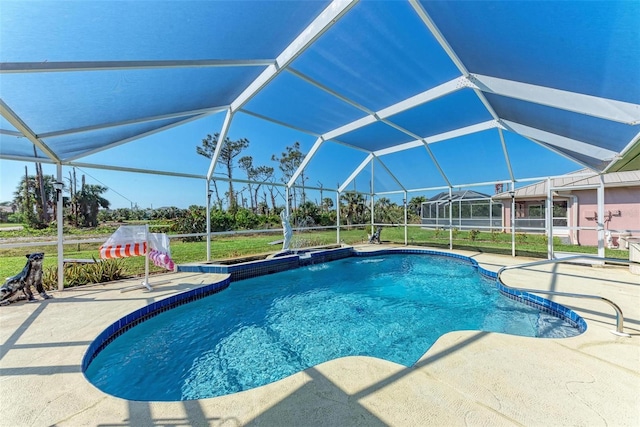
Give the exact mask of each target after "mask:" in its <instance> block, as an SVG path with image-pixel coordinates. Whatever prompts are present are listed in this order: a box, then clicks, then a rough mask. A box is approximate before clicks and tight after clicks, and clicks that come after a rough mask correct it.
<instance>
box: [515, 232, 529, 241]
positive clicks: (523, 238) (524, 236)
mask: <svg viewBox="0 0 640 427" xmlns="http://www.w3.org/2000/svg"><path fill="white" fill-rule="evenodd" d="M526 241H527V233H516V243H526Z"/></svg>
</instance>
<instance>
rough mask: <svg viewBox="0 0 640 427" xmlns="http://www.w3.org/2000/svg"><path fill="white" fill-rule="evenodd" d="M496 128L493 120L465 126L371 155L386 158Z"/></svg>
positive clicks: (496, 125) (377, 151)
mask: <svg viewBox="0 0 640 427" xmlns="http://www.w3.org/2000/svg"><path fill="white" fill-rule="evenodd" d="M496 127H498V123H497V122H496V121H495V120H488V121H486V122H482V123H477V124H475V125H471V126H465V127H463V128H459V129H455V130H452V131H448V132H443V133H439V134H437V135H432V136H427V137H425V138H418V139H416V140H415V141H410V142H406V143H404V144H398V145H394V146H393V147H389V148H383V149H381V150H376V151H374V152H373V153H374V154H375V155H376V156H377V157H379V156H386V155H387V154H393V153H397V152H399V151H404V150H410V149H412V148H417V147H422V146H423V145H424V144H425V143H427V144H433V143H434V142H440V141H446V140H448V139H453V138H457V137H460V136H464V135H470V134H472V133H477V132H483V131H485V130H488V129H494V128H496Z"/></svg>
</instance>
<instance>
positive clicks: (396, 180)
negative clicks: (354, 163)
mask: <svg viewBox="0 0 640 427" xmlns="http://www.w3.org/2000/svg"><path fill="white" fill-rule="evenodd" d="M373 157H374V158H375V159H376V160H378V162H380V165H381V166H382V167H383V168H384V170H386V171H387V173H388V174H389V176H391V178H392V179H393V180H394V181H395V182H396V184H398V186H399V187H400V188H402V191H407V189H406V188H405V186H404V185H402V183H401V182H400V180H399V179H398V178H396V176H395V175H394V174H393V173H392V172H391V170H390V169H389V168H388V167H387V165H385V164H384V162H383V161H382V159H380V158H378V157H376V155H375V154H374V155H373Z"/></svg>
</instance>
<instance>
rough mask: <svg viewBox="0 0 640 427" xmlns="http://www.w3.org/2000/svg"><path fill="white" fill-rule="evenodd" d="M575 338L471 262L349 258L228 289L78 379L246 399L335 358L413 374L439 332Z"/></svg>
mask: <svg viewBox="0 0 640 427" xmlns="http://www.w3.org/2000/svg"><path fill="white" fill-rule="evenodd" d="M454 330H484V331H491V332H504V333H508V334H514V335H524V336H532V337H535V336H573V335H578V334H579V331H578V330H577V329H576V328H573V327H571V326H570V325H569V324H567V323H565V322H563V321H561V320H559V319H557V318H554V317H552V316H550V315H548V314H544V313H541V312H540V311H538V310H536V309H534V308H532V307H529V306H526V305H524V304H521V303H518V302H515V301H512V300H510V299H508V298H506V297H504V296H502V295H501V294H500V293H499V292H498V291H497V289H496V287H495V283H494V282H493V281H490V280H488V279H485V278H482V277H481V276H480V275H479V274H478V273H477V271H476V270H475V269H474V268H473V266H471V265H470V264H469V263H467V262H464V261H459V260H454V259H447V258H443V257H433V256H421V255H385V256H376V257H365V258H361V257H351V258H346V259H343V260H339V261H334V262H330V263H324V264H318V265H312V266H309V267H303V268H299V269H296V270H290V271H286V272H283V273H277V274H272V275H267V276H261V277H257V278H253V279H248V280H243V281H239V282H234V283H232V284H231V285H230V287H229V288H228V289H226V290H224V291H222V292H220V293H217V294H214V295H211V296H209V297H206V298H203V299H200V300H198V301H195V302H192V303H189V304H185V305H182V306H179V307H176V308H174V309H172V310H169V311H167V312H164V313H162V314H159V315H157V316H155V317H153V318H151V319H150V320H147V321H145V322H142V323H141V324H139V325H137V326H135V327H133V328H132V329H130V330H128V331H127V332H125V333H124V334H122V335H121V336H119V337H118V338H116V339H115V340H114V341H113V342H112V343H110V344H109V345H108V346H107V347H106V348H105V349H104V350H102V351H101V352H100V353H99V354H98V355H97V356H96V358H95V359H94V360H93V361H92V362H91V364H90V365H89V367H88V368H87V370H86V372H85V375H86V376H87V378H88V379H89V380H90V381H91V382H92V383H93V384H94V385H96V386H97V387H98V388H100V389H101V390H103V391H105V392H107V393H110V394H113V395H115V396H118V397H122V398H126V399H131V400H164V401H167V400H189V399H200V398H206V397H213V396H220V395H225V394H230V393H235V392H238V391H242V390H248V389H251V388H254V387H258V386H261V385H264V384H268V383H270V382H273V381H277V380H279V379H282V378H285V377H287V376H289V375H292V374H294V373H296V372H299V371H302V370H304V369H306V368H308V367H311V366H314V365H317V364H319V363H322V362H326V361H328V360H332V359H335V358H338V357H343V356H353V355H366V356H373V357H378V358H381V359H386V360H390V361H392V362H396V363H399V364H402V365H405V366H411V365H413V364H414V363H416V362H417V361H418V359H419V358H420V357H421V356H422V355H423V354H424V353H425V352H426V351H427V350H428V349H429V347H430V346H431V345H433V343H434V342H435V341H436V340H437V339H438V337H440V336H441V335H443V334H445V333H447V332H450V331H454Z"/></svg>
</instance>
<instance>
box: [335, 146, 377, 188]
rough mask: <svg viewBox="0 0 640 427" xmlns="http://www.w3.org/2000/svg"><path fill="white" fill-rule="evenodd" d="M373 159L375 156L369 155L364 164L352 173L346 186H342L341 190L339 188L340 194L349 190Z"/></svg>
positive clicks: (345, 183)
mask: <svg viewBox="0 0 640 427" xmlns="http://www.w3.org/2000/svg"><path fill="white" fill-rule="evenodd" d="M372 159H373V154H369V155H368V156H367V157H366V158H365V159H364V160H363V161H362V163H360V165H359V166H358V167H357V168H356V169H355V170H354V171H353V172H352V173H351V175H349V178H347V180H346V181H345V182H344V184H342V185H341V186H340V187H339V188H338V193H342V192H343V191H344V190H345V188H347V187H348V186H349V184H351V181H353V180H354V179H355V178H356V177H357V176H358V174H359V173H360V172H362V169H364V168H365V167H366V166H367V164H369V162H370V161H371V160H372Z"/></svg>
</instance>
